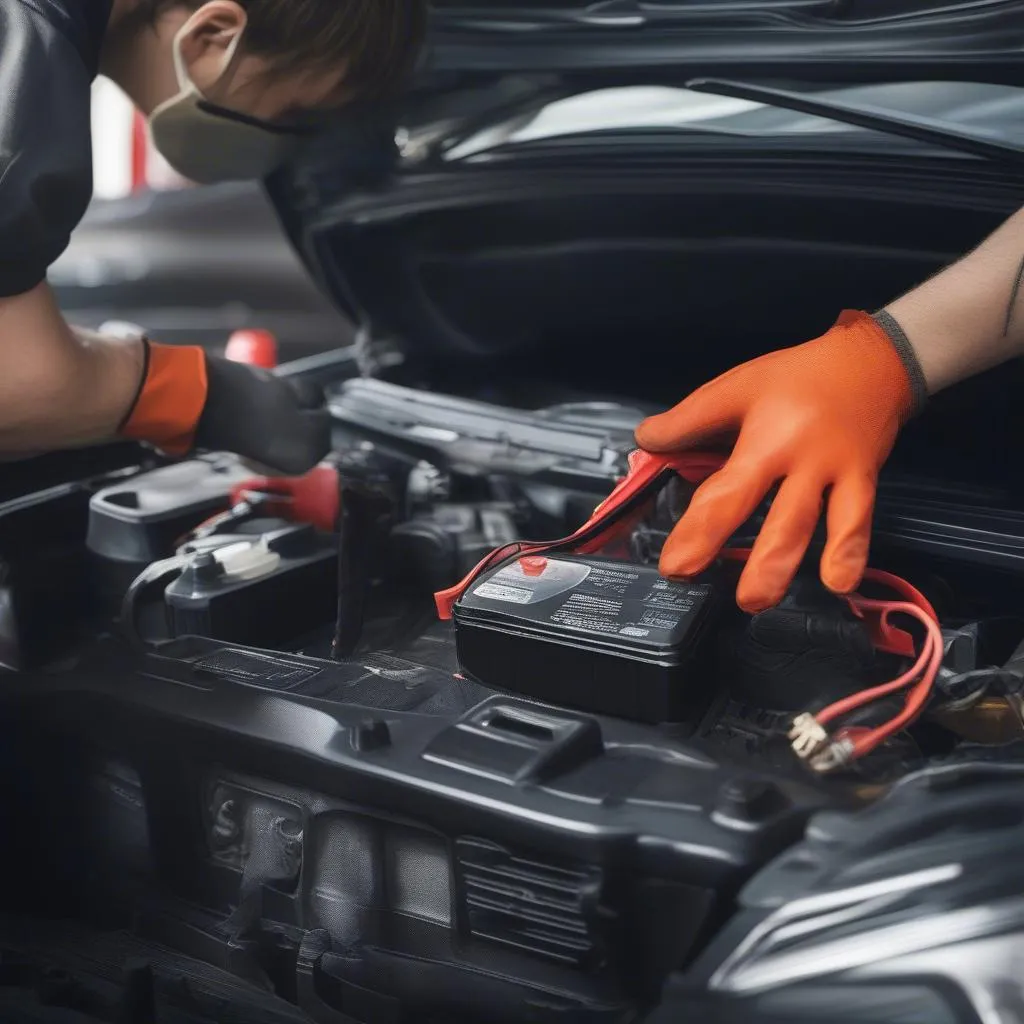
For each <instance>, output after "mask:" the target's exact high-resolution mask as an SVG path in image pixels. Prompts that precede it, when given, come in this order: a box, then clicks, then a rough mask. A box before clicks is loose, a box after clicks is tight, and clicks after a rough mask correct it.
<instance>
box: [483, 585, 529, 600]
mask: <svg viewBox="0 0 1024 1024" xmlns="http://www.w3.org/2000/svg"><path fill="white" fill-rule="evenodd" d="M476 594H477V596H478V597H489V598H490V599H491V600H492V601H507V602H508V603H509V604H529V603H530V600H531V598H532V597H533V594H532V593H530V591H529V590H523V589H522V588H521V587H503V586H501V584H499V583H481V584H480V586H479V587H477V588H476Z"/></svg>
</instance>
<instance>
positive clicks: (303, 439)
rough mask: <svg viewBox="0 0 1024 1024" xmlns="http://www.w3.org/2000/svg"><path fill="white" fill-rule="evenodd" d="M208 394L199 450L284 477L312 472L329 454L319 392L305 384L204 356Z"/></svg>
mask: <svg viewBox="0 0 1024 1024" xmlns="http://www.w3.org/2000/svg"><path fill="white" fill-rule="evenodd" d="M206 374H207V382H208V387H207V395H206V405H205V406H204V407H203V413H202V416H200V418H199V425H198V427H197V428H196V434H195V444H196V447H197V448H206V449H208V450H210V451H222V452H234V453H235V454H236V455H240V456H241V457H242V458H243V459H248V460H251V461H252V462H257V463H259V464H260V465H262V466H266V467H267V468H269V469H273V470H276V471H277V472H279V473H282V474H284V475H285V476H300V475H301V474H303V473H306V472H308V471H309V470H311V469H312V468H313V467H314V466H315V465H316V464H317V463H318V462H320V461H321V459H323V458H324V456H325V455H327V453H328V452H329V451H330V450H331V420H330V414H329V413H328V412H327V409H326V408H325V407H324V395H323V391H322V390H321V389H320V388H319V387H317V386H316V385H313V384H310V383H309V382H308V381H299V380H289V379H288V378H286V377H276V376H274V374H272V373H268V372H267V371H266V370H260V369H256V368H254V367H252V366H246V365H245V364H244V363H234V362H231V361H230V360H228V359H223V358H221V357H219V356H207V357H206Z"/></svg>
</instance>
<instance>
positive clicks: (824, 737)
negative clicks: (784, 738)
mask: <svg viewBox="0 0 1024 1024" xmlns="http://www.w3.org/2000/svg"><path fill="white" fill-rule="evenodd" d="M789 742H790V745H791V746H792V748H793V753H794V754H796V756H797V757H799V758H800V759H801V760H804V761H806V760H807V758H809V757H813V756H814V755H815V754H816V753H817V752H818V751H819V750H821V748H822V747H823V746H825V744H826V743H828V733H827V732H825V728H824V726H822V725H821V724H820V723H819V722H818V720H817V719H816V718H815V717H814V715H812V714H811V713H810V712H808V711H805V712H804V713H803V714H802V715H797V716H796V718H794V719H793V725H792V727H791V728H790V730H789Z"/></svg>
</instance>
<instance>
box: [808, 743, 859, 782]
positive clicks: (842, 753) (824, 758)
mask: <svg viewBox="0 0 1024 1024" xmlns="http://www.w3.org/2000/svg"><path fill="white" fill-rule="evenodd" d="M852 759H853V740H851V739H849V738H847V737H845V736H844V737H843V738H842V739H838V740H835V741H834V742H833V743H830V744H829V745H828V746H827V747H826V748H825V749H824V750H823V751H821V753H819V754H815V755H814V757H812V758H811V762H810V763H811V768H813V769H814V771H816V772H822V773H824V772H831V771H834V770H835V769H836V768H842V767H843V765H847V764H849V763H850V761H851V760H852Z"/></svg>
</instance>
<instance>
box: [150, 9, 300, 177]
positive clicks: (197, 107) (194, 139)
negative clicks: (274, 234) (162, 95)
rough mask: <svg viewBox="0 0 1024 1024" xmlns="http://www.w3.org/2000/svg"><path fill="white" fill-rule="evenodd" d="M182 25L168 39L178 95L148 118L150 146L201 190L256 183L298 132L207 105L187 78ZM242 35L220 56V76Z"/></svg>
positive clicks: (278, 161)
mask: <svg viewBox="0 0 1024 1024" xmlns="http://www.w3.org/2000/svg"><path fill="white" fill-rule="evenodd" d="M190 27H191V22H189V23H187V24H185V25H184V26H183V27H182V29H181V31H180V32H179V33H178V34H177V36H176V37H175V39H174V70H175V74H176V75H177V79H178V92H177V94H176V95H174V96H172V97H171V98H170V99H169V100H167V101H166V102H164V103H161V104H160V106H158V107H157V108H156V110H154V111H153V113H152V114H151V115H150V118H149V127H150V133H151V135H152V139H153V145H154V146H155V147H156V148H157V150H158V151H159V153H160V155H161V156H162V157H163V158H164V159H165V160H166V161H167V162H168V163H169V164H170V165H171V167H173V168H174V170H176V171H177V172H178V173H179V174H181V175H183V176H184V177H186V178H188V179H189V180H191V181H194V182H197V183H199V184H202V185H211V184H214V183H216V182H219V181H243V180H248V179H254V178H262V177H264V176H265V175H267V174H269V173H270V172H271V171H273V170H274V169H275V168H276V167H278V166H280V165H281V164H282V163H283V162H284V161H285V160H286V159H287V158H288V156H289V155H290V154H291V152H292V150H293V149H294V148H295V146H296V144H297V142H298V140H299V138H300V137H301V136H302V134H303V133H302V132H301V131H300V130H298V129H296V128H291V127H283V126H281V125H276V124H273V123H271V122H269V121H263V120H261V119H259V118H255V117H250V116H248V115H247V114H241V113H238V112H237V111H233V110H228V109H226V108H225V107H220V106H217V105H216V104H214V103H211V102H210V101H209V100H207V99H206V97H204V96H203V94H202V93H201V92H200V91H199V89H198V88H197V87H196V85H195V83H194V82H193V81H192V79H191V78H190V77H189V73H188V67H187V65H186V63H185V58H184V57H183V55H182V42H183V40H184V38H185V36H186V35H187V34H188V31H189V29H190ZM241 38H242V33H239V34H238V35H236V36H235V38H234V40H233V41H232V42H231V45H230V46H229V47H228V48H227V50H226V51H225V54H224V65H223V68H222V70H221V74H222V75H224V74H226V73H227V72H228V69H229V68H230V66H231V62H232V59H233V58H234V56H235V54H236V52H237V51H238V45H239V42H240V41H241Z"/></svg>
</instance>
